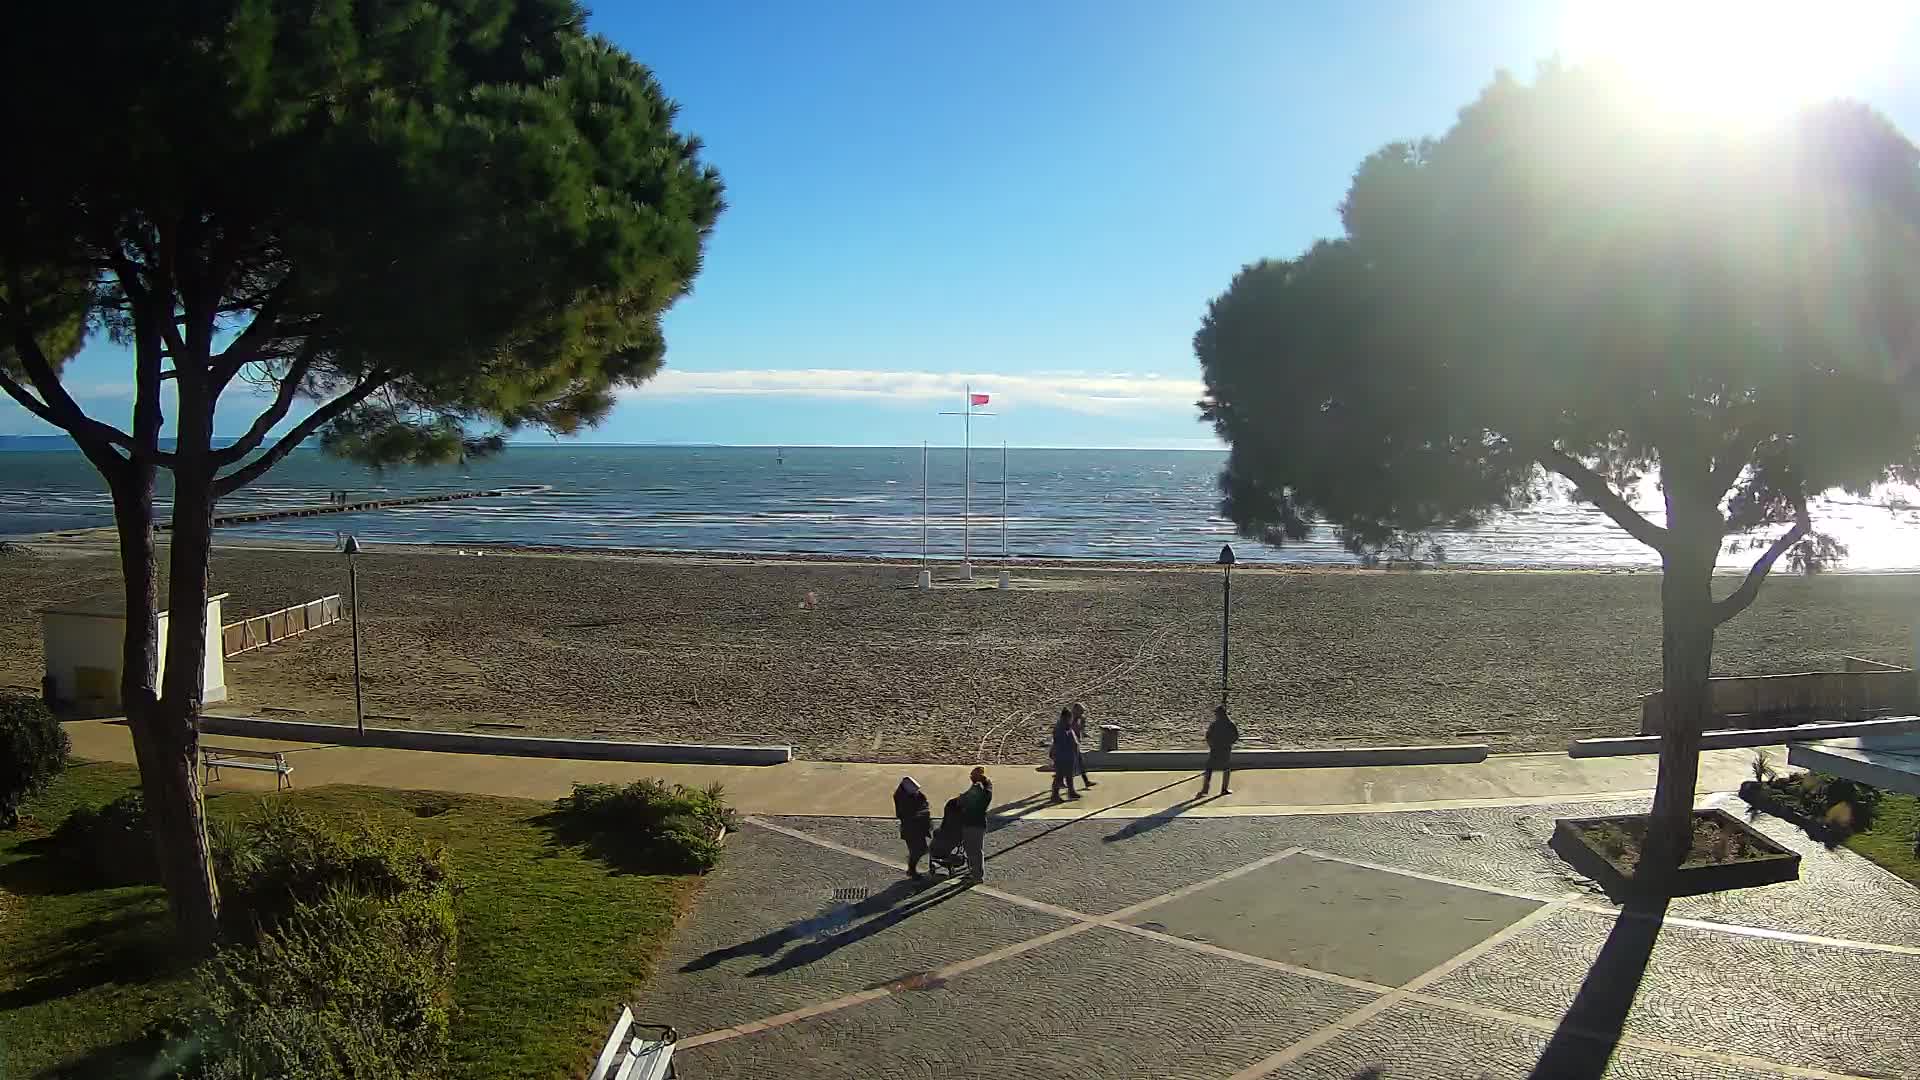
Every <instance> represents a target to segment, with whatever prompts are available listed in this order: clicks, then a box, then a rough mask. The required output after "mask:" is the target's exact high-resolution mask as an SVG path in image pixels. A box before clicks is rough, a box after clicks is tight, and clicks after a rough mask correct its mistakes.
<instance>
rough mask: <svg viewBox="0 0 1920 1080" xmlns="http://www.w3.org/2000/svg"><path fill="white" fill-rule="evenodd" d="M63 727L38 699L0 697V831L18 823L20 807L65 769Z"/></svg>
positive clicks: (13, 695)
mask: <svg viewBox="0 0 1920 1080" xmlns="http://www.w3.org/2000/svg"><path fill="white" fill-rule="evenodd" d="M68 746H69V741H68V739H67V732H66V729H65V728H62V727H61V726H60V721H59V720H58V719H56V718H55V717H54V715H53V713H51V712H49V711H48V710H47V707H46V706H45V705H43V704H41V703H40V700H39V699H38V698H31V697H23V696H21V695H18V694H4V695H0V829H11V828H13V827H14V826H15V825H18V824H19V823H20V804H21V803H23V802H25V801H26V800H27V798H28V797H29V796H32V795H38V794H40V793H41V792H43V791H45V790H46V789H47V785H48V784H50V783H52V782H53V778H54V777H56V776H59V775H60V770H61V769H64V768H66V764H67V748H68Z"/></svg>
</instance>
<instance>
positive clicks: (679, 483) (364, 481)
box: [0, 445, 1920, 570]
mask: <svg viewBox="0 0 1920 1080" xmlns="http://www.w3.org/2000/svg"><path fill="white" fill-rule="evenodd" d="M964 461H965V458H964V455H963V454H962V452H961V451H960V450H958V449H935V450H933V451H931V452H930V454H929V455H928V462H929V468H928V474H929V483H928V488H927V491H926V495H925V508H926V510H927V546H928V548H929V550H930V551H931V553H932V554H933V556H934V557H936V558H942V559H958V558H959V557H960V556H961V554H962V550H963V547H964V545H965V544H966V543H967V539H966V536H965V533H966V530H965V529H964V527H963V525H964V522H965V520H966V515H965V497H964V492H965V483H964V468H963V466H964ZM1223 461H1224V455H1223V454H1221V453H1218V452H1212V451H1181V450H1171V451H1163V450H1014V451H1012V452H1011V453H1010V454H1009V455H1008V458H1007V463H1006V470H1007V471H1006V474H1005V482H1004V484H1003V482H1002V473H1001V455H1000V451H999V450H998V449H997V448H996V449H993V450H990V451H989V450H977V451H975V453H974V461H973V513H972V523H973V524H972V529H971V546H972V551H973V554H974V557H975V559H976V560H983V561H990V560H991V559H992V558H993V557H996V556H998V554H999V553H1000V551H1001V536H1002V534H1001V524H1000V521H1001V507H1002V494H1003V492H1004V495H1005V507H1006V533H1005V538H1006V546H1007V549H1008V550H1009V551H1010V552H1011V553H1012V554H1013V555H1015V556H1054V557H1079V558H1098V559H1120V560H1126V559H1175V560H1192V561H1207V562H1210V561H1212V559H1213V557H1214V555H1215V553H1216V552H1217V551H1218V550H1219V546H1220V544H1221V543H1222V542H1225V541H1232V540H1234V537H1233V530H1232V528H1231V526H1230V525H1229V524H1228V523H1227V522H1226V521H1225V520H1224V519H1222V518H1221V517H1220V516H1219V510H1218V505H1217V504H1218V498H1219V497H1218V494H1217V492H1216V488H1215V479H1216V477H1217V475H1218V473H1219V469H1220V466H1221V464H1222V462H1223ZM162 475H163V477H164V475H165V474H164V473H163V474H162ZM507 486H526V487H528V488H535V489H537V490H530V491H528V492H526V493H523V494H515V495H511V496H506V497H502V498H494V499H474V500H467V501H462V502H455V503H447V504H438V505H435V504H429V505H422V506H411V507H401V508H396V509H391V510H385V511H381V512H379V513H368V514H339V515H329V516H323V517H313V518H296V519H292V520H287V521H278V522H272V523H265V524H258V525H249V526H240V527H235V528H232V529H231V530H229V532H230V533H231V534H232V535H239V536H248V537H264V538H270V539H271V538H285V539H299V540H328V541H330V540H333V539H334V538H335V535H336V533H342V532H353V533H356V534H357V535H359V536H360V537H361V538H363V539H368V540H376V541H382V540H384V541H394V542H406V543H441V544H452V545H456V546H458V545H461V544H468V545H483V544H497V543H514V544H559V545H570V546H579V547H623V548H651V549H660V550H674V551H722V552H740V553H776V552H778V553H804V554H855V555H883V556H917V555H919V554H920V551H921V543H922V507H923V501H922V489H921V452H920V448H918V447H913V448H901V449H888V448H848V447H798V448H787V449H785V450H777V449H773V448H768V447H651V446H570V445H517V446H513V447H511V448H510V449H509V450H508V451H507V452H506V453H505V454H503V455H500V456H499V457H497V458H495V459H493V460H490V461H486V462H481V463H476V464H474V465H473V466H472V467H470V468H467V469H456V468H445V469H392V470H387V471H385V472H381V473H376V472H373V471H370V470H365V469H360V468H357V467H353V466H349V465H345V464H342V463H341V462H338V461H335V460H332V459H330V458H327V457H325V456H323V455H321V454H320V453H319V452H317V451H312V450H301V451H298V452H296V453H294V454H293V455H292V456H290V457H289V458H288V459H287V460H286V461H285V462H283V463H281V465H280V466H279V467H278V468H276V469H275V470H274V471H273V472H272V473H270V474H268V476H267V477H266V478H265V479H264V480H263V481H262V482H260V483H257V484H255V485H254V486H253V487H251V488H248V489H246V490H245V491H243V492H241V493H239V494H238V495H236V496H234V497H233V498H231V499H228V500H226V501H225V502H223V503H222V509H225V510H241V509H254V508H260V507H271V506H300V505H307V504H312V503H320V502H325V501H326V499H327V494H328V492H329V491H331V490H336V489H345V490H347V491H349V492H350V493H351V495H352V496H353V497H355V498H374V497H380V496H388V495H405V494H419V493H424V492H433V491H457V490H463V489H473V488H496V487H507ZM1816 520H1817V521H1818V523H1819V524H1820V526H1821V527H1822V528H1824V529H1826V530H1828V531H1830V532H1832V533H1834V534H1835V535H1837V536H1838V537H1839V539H1840V540H1841V542H1842V543H1844V544H1846V545H1848V547H1849V548H1850V549H1851V554H1850V557H1849V558H1848V560H1847V562H1846V564H1845V566H1844V569H1847V570H1893V569H1898V570H1907V569H1916V568H1920V511H1916V510H1914V509H1909V508H1898V509H1889V508H1887V507H1886V506H1884V505H1880V504H1878V503H1873V502H1861V501H1853V500H1839V501H1827V502H1823V503H1822V504H1821V505H1820V506H1819V507H1818V508H1817V509H1816ZM107 524H111V514H110V508H109V504H108V500H107V496H106V494H105V492H104V490H103V489H102V488H101V486H100V483H99V481H98V479H97V477H96V476H95V474H94V473H93V471H92V469H91V468H90V467H89V466H88V464H87V462H86V460H85V459H84V458H82V457H81V456H80V455H79V454H78V453H77V452H45V451H16V452H8V453H0V535H5V534H22V533H36V532H47V531H52V530H59V529H74V528H85V527H91V526H100V525H107ZM1234 543H1235V551H1236V552H1237V553H1238V554H1239V556H1240V557H1241V558H1242V559H1245V560H1250V561H1264V562H1300V563H1342V562H1350V561H1351V559H1350V557H1349V556H1348V555H1347V554H1346V553H1345V552H1344V551H1342V550H1340V548H1339V547H1338V546H1337V545H1336V544H1334V543H1333V542H1332V539H1331V537H1328V536H1316V537H1314V538H1312V539H1311V540H1309V541H1308V542H1306V543H1303V544H1300V545H1297V546H1289V547H1287V548H1286V549H1285V550H1274V549H1268V548H1263V547H1262V546H1260V545H1258V544H1254V543H1251V542H1241V541H1234ZM1445 548H1446V556H1447V561H1448V562H1450V563H1457V564H1491V565H1498V566H1619V567H1627V566H1651V565H1653V564H1654V559H1653V558H1652V557H1651V554H1650V553H1649V552H1648V551H1647V550H1646V549H1645V548H1642V547H1640V546H1639V545H1638V544H1636V543H1634V542H1633V541H1631V540H1629V539H1628V538H1627V537H1626V536H1625V535H1624V534H1623V533H1621V532H1620V530H1619V529H1617V528H1615V527H1613V525H1612V524H1611V523H1609V522H1608V521H1607V520H1606V518H1605V517H1604V516H1602V515H1601V514H1600V513H1599V512H1598V511H1597V510H1594V509H1593V508H1591V507H1587V506H1580V505H1575V504H1572V503H1567V502H1555V503H1551V504H1548V505H1544V506H1539V507H1536V508H1534V509H1531V510H1528V511H1527V512H1525V513H1520V514H1514V515H1508V516H1505V517H1503V518H1501V519H1499V520H1496V521H1494V522H1491V523H1489V524H1488V525H1487V526H1486V527H1485V528H1483V529H1481V530H1479V531H1477V532H1474V533H1467V534H1456V535H1451V536H1447V537H1445ZM1736 561H1737V560H1735V559H1732V558H1729V559H1728V564H1729V565H1732V564H1733V563H1734V562H1736Z"/></svg>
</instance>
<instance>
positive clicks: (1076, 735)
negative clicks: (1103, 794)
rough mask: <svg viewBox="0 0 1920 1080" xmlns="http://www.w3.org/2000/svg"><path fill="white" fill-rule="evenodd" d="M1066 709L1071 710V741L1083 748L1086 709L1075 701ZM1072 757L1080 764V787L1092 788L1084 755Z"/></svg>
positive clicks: (1084, 744)
mask: <svg viewBox="0 0 1920 1080" xmlns="http://www.w3.org/2000/svg"><path fill="white" fill-rule="evenodd" d="M1067 708H1069V709H1072V710H1073V741H1075V742H1077V743H1079V744H1080V745H1081V746H1083V747H1084V746H1086V745H1087V707H1086V706H1085V705H1082V704H1080V703H1079V702H1077V701H1076V702H1074V703H1073V704H1072V705H1069V706H1067ZM1074 757H1075V759H1076V760H1077V761H1079V763H1080V786H1081V787H1092V786H1093V777H1091V776H1088V775H1087V755H1086V753H1085V752H1084V751H1083V752H1081V753H1079V754H1075V755H1074Z"/></svg>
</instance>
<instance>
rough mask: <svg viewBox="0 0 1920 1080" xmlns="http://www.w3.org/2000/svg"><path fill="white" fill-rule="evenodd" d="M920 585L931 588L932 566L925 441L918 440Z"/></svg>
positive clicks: (923, 587)
mask: <svg viewBox="0 0 1920 1080" xmlns="http://www.w3.org/2000/svg"><path fill="white" fill-rule="evenodd" d="M920 587H921V588H922V589H931V588H933V566H932V563H931V562H930V560H929V558H928V555H927V443H926V440H924V439H922V440H921V441H920Z"/></svg>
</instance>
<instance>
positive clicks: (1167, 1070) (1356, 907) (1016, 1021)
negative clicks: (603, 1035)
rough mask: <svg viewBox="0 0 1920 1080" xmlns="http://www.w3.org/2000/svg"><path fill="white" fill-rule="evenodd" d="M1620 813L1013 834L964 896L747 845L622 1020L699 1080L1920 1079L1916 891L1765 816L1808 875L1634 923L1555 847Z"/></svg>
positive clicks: (824, 836) (769, 826) (856, 832)
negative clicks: (635, 1022)
mask: <svg viewBox="0 0 1920 1080" xmlns="http://www.w3.org/2000/svg"><path fill="white" fill-rule="evenodd" d="M1626 808H1627V809H1631V808H1632V807H1626ZM1622 809H1623V806H1622V804H1620V803H1618V802H1612V803H1582V804H1577V805H1565V806H1530V807H1508V808H1474V809H1467V810H1457V811H1419V812H1411V813H1376V814H1366V815H1347V816H1325V817H1318V816H1314V817H1308V816H1293V817H1283V818H1246V817H1240V818H1208V819H1188V820H1181V819H1178V818H1144V819H1135V820H1131V821H1125V820H1123V821H1114V820H1108V819H1105V818H1103V817H1100V816H1097V815H1096V816H1091V817H1087V818H1084V819H1078V820H1067V821H1060V820H1053V821H1046V822H1035V821H1013V822H1006V823H1003V824H1002V826H1001V827H1000V828H997V829H996V830H995V831H994V832H993V834H992V836H991V837H990V838H989V840H988V852H989V854H990V861H989V863H988V881H987V884H986V885H985V886H983V887H980V888H975V889H964V888H962V887H960V886H959V885H956V884H953V883H949V882H940V883H938V884H916V883H910V882H907V881H906V880H905V879H904V874H902V872H901V869H900V867H899V865H898V862H897V860H898V858H899V856H900V850H899V849H900V843H899V840H898V837H897V835H896V833H895V832H894V827H893V824H892V822H890V821H887V820H878V819H859V818H778V819H753V820H751V821H750V823H749V825H748V826H747V827H746V828H744V829H742V830H741V831H740V832H739V833H738V834H737V835H736V838H735V839H733V840H731V841H730V843H729V849H728V858H727V862H726V865H725V866H724V867H723V868H722V869H721V870H719V871H717V872H716V873H715V875H714V876H713V879H712V880H710V881H709V882H708V884H707V886H706V889H705V891H704V894H703V897H702V900H701V902H700V904H699V906H698V907H697V908H696V909H695V910H694V912H693V913H692V914H691V915H690V916H689V917H688V919H687V921H686V923H685V925H684V926H683V927H682V929H681V931H680V932H679V934H678V935H677V936H676V938H675V940H674V942H673V944H672V945H671V946H670V949H669V953H668V955H667V956H665V957H664V958H663V960H662V962H661V965H660V969H659V972H658V974H657V976H656V977H655V979H654V980H653V981H652V982H651V983H650V986H649V989H648V992H647V995H646V996H645V997H644V998H643V999H642V1000H641V1001H640V1002H638V1003H637V1006H636V1010H637V1011H638V1012H639V1013H640V1014H642V1015H643V1018H645V1019H647V1020H653V1021H660V1022H666V1023H671V1024H674V1025H675V1026H676V1027H677V1028H678V1029H679V1030H680V1033H681V1037H682V1043H681V1051H680V1054H679V1055H678V1057H677V1059H676V1060H677V1061H679V1062H681V1063H682V1068H681V1073H682V1075H685V1076H688V1077H689V1078H692V1077H700V1078H703V1080H704V1078H722V1077H739V1078H749V1077H772V1076H778V1077H787V1078H794V1080H811V1078H816V1077H819V1078H824V1077H882V1078H891V1077H914V1078H920V1077H949V1076H951V1077H981V1078H985V1077H993V1078H995V1080H1003V1078H1007V1077H1035V1078H1053V1077H1060V1078H1066V1077H1075V1078H1083V1077H1136V1076H1137V1077H1222V1078H1232V1080H1254V1078H1255V1077H1285V1078H1291V1077H1307V1078H1329V1080H1336V1078H1337V1080H1363V1078H1364V1080H1401V1078H1408V1080H1412V1078H1422V1080H1425V1078H1432V1080H1453V1078H1459V1080H1469V1078H1472V1080H1479V1078H1509V1077H1511V1078H1516V1080H1517V1078H1522V1077H1526V1078H1530V1080H1554V1078H1557V1077H1572V1078H1593V1080H1599V1078H1601V1077H1607V1078H1615V1080H1620V1078H1628V1080H1642V1078H1645V1080H1653V1078H1666V1077H1700V1078H1713V1080H1722V1078H1726V1080H1757V1078H1762V1077H1767V1078H1775V1077H1784V1076H1796V1077H1822V1076H1866V1077H1914V1078H1920V1025H1916V1024H1915V1023H1914V1021H1913V1017H1914V1016H1915V1015H1916V1014H1920V892H1916V890H1914V889H1912V888H1911V887H1909V886H1907V885H1906V884H1905V883H1904V882H1900V881H1899V880H1898V879H1896V878H1893V877H1892V876H1891V875H1888V874H1886V873H1884V872H1883V871H1881V870H1880V869H1879V868H1878V867H1875V866H1873V865H1872V864H1870V863H1867V862H1865V861H1864V860H1861V859H1859V858H1858V857H1856V856H1854V855H1852V854H1851V853H1850V852H1847V851H1845V850H1844V849H1842V850H1840V851H1836V852H1828V851H1825V850H1824V849H1821V848H1820V847H1819V845H1817V844H1813V843H1812V842H1810V841H1807V840H1806V839H1805V838H1804V837H1803V836H1800V835H1799V834H1798V833H1797V832H1796V831H1794V830H1791V829H1790V828H1776V827H1775V825H1776V824H1777V823H1772V822H1768V821H1763V822H1762V823H1761V827H1762V828H1764V829H1766V830H1767V831H1768V832H1769V833H1770V834H1771V835H1774V836H1775V837H1776V838H1778V839H1781V840H1782V841H1784V842H1787V843H1789V844H1791V845H1792V846H1794V847H1795V848H1797V849H1799V850H1800V851H1801V852H1802V854H1803V856H1805V857H1806V858H1805V862H1803V874H1804V877H1803V880H1802V881H1800V882H1798V883H1793V884H1788V885H1777V886H1769V887H1766V888H1763V889H1749V890H1744V891H1742V892H1740V893H1728V894H1720V895H1718V896H1707V897H1693V898H1688V899H1686V900H1680V901H1675V902H1674V903H1673V904H1672V905H1671V906H1670V907H1669V908H1668V909H1667V910H1666V911H1665V912H1664V913H1661V912H1656V911H1635V912H1631V913H1628V914H1627V915H1625V916H1623V915H1621V913H1620V910H1619V909H1618V907H1616V906H1615V905H1612V904H1610V903H1608V902H1607V901H1606V900H1605V898H1604V897H1602V896H1600V895H1598V894H1597V893H1595V892H1593V891H1592V890H1591V888H1590V887H1589V885H1590V883H1586V882H1584V881H1582V880H1581V879H1579V878H1577V877H1576V876H1574V875H1573V874H1572V873H1571V872H1570V871H1569V870H1568V869H1567V868H1566V867H1565V866H1564V864H1561V863H1560V862H1559V860H1558V859H1557V858H1556V857H1555V856H1553V854H1552V853H1551V852H1550V851H1548V850H1547V849H1546V846H1545V843H1546V839H1547V836H1548V835H1549V833H1550V832H1551V829H1552V823H1553V819H1554V818H1556V817H1571V816H1583V815H1587V814H1593V813H1605V812H1609V811H1619V810H1622ZM1320 938H1326V939H1328V940H1327V941H1325V942H1324V943H1323V942H1321V941H1320V940H1319V939H1320Z"/></svg>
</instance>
